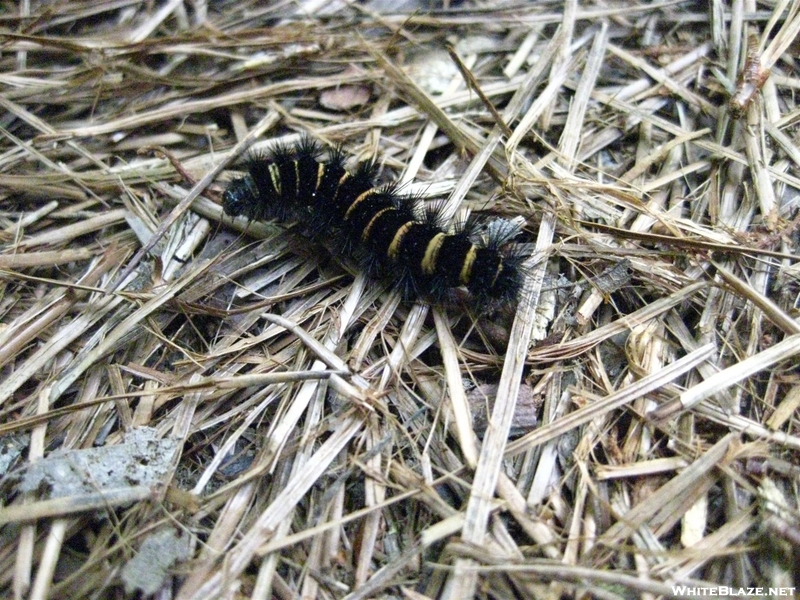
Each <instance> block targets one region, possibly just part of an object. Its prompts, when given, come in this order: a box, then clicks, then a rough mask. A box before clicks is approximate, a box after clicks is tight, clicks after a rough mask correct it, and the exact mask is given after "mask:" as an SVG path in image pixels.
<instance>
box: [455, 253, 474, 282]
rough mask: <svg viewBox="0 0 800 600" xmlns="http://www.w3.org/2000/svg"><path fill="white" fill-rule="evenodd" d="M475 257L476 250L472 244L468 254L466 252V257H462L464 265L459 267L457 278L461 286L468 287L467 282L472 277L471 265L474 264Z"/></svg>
mask: <svg viewBox="0 0 800 600" xmlns="http://www.w3.org/2000/svg"><path fill="white" fill-rule="evenodd" d="M477 257H478V250H477V249H476V248H475V245H474V244H473V245H472V246H470V247H469V252H467V255H466V256H465V257H464V264H463V265H461V273H460V274H459V276H458V280H459V281H460V282H461V285H469V280H470V278H471V277H472V265H473V264H475V259H476V258H477Z"/></svg>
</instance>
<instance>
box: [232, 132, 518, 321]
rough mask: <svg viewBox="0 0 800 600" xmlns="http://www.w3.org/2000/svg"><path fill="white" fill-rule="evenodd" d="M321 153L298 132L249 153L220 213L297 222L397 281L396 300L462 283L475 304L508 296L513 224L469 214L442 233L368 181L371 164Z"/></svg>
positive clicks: (434, 222) (513, 274) (514, 291)
mask: <svg viewBox="0 0 800 600" xmlns="http://www.w3.org/2000/svg"><path fill="white" fill-rule="evenodd" d="M328 154H329V155H328V157H327V158H326V159H324V160H321V158H320V157H321V156H322V155H323V150H322V148H321V147H320V146H319V145H318V144H316V143H315V142H314V141H312V140H310V139H307V138H305V139H302V140H301V141H300V142H299V143H297V144H296V145H295V146H294V147H291V148H290V147H286V146H282V145H279V146H276V147H275V148H273V149H272V150H271V151H269V152H267V153H261V154H252V155H251V156H250V157H249V158H248V159H247V162H246V168H247V172H248V174H247V175H245V176H244V177H241V178H239V179H235V180H233V181H232V182H231V183H230V184H229V185H228V187H227V189H226V190H225V193H224V194H223V196H222V207H223V210H224V211H225V213H226V214H228V215H230V216H244V217H246V218H248V219H250V220H276V221H279V222H290V221H295V222H298V223H300V224H301V225H303V226H305V228H306V229H307V230H308V232H309V235H310V236H311V237H312V238H315V239H318V240H325V241H328V242H329V241H330V240H331V239H333V240H335V241H337V242H338V243H337V244H336V246H337V247H339V248H341V249H342V253H343V255H344V256H345V257H347V258H350V259H355V260H356V261H357V262H359V263H360V264H361V266H362V267H363V268H365V269H366V270H367V273H368V274H369V275H370V276H373V277H380V278H384V277H388V278H391V279H393V280H395V281H398V282H399V283H400V286H401V289H402V290H403V292H404V295H405V296H406V297H418V298H421V299H423V300H426V301H429V302H433V303H436V304H440V303H446V302H449V301H451V300H453V299H454V297H455V296H454V292H455V290H456V289H457V288H461V287H466V288H467V290H469V293H470V296H471V298H472V301H473V302H474V303H475V304H477V305H478V306H486V305H487V304H493V303H499V304H507V303H514V302H516V300H517V297H518V295H519V291H520V288H521V287H522V279H523V275H522V271H521V266H522V263H523V261H524V259H525V257H524V256H523V255H522V254H521V253H520V252H519V251H517V250H515V248H514V247H513V246H512V247H510V248H509V242H510V241H511V240H512V239H513V238H514V237H515V236H516V235H517V233H519V225H518V224H516V223H514V222H511V221H506V220H501V219H496V220H492V221H488V222H486V221H484V222H482V221H479V220H477V219H473V218H469V219H467V220H465V221H463V222H461V223H458V224H457V225H456V227H455V230H454V231H453V232H452V233H450V232H448V230H447V227H446V223H445V222H444V219H443V217H442V215H441V210H440V209H439V208H437V207H435V206H433V207H431V206H429V207H427V208H422V207H421V205H422V203H421V201H420V199H419V198H418V197H416V196H413V195H408V194H402V193H400V192H399V191H398V188H397V186H394V185H386V186H376V185H375V184H374V182H373V179H374V176H375V172H376V167H375V164H374V163H362V165H361V166H360V167H358V169H357V170H355V171H352V172H350V171H347V170H346V169H345V168H344V162H345V156H344V154H343V152H342V150H341V149H338V148H337V149H333V150H332V151H330V152H329V153H328ZM328 245H330V244H328Z"/></svg>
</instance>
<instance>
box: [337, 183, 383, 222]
mask: <svg viewBox="0 0 800 600" xmlns="http://www.w3.org/2000/svg"><path fill="white" fill-rule="evenodd" d="M376 193H378V188H370V189H368V190H367V191H366V192H363V193H361V194H359V195H358V196H357V197H356V199H355V200H353V203H352V204H351V205H350V206H349V207H348V209H347V212H346V213H344V220H345V221H347V220H348V219H349V218H350V215H351V214H353V211H354V210H355V209H356V206H358V203H359V202H361V201H362V200H364V199H365V198H369V197H370V196H372V195H374V194H376Z"/></svg>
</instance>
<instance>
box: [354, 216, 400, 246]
mask: <svg viewBox="0 0 800 600" xmlns="http://www.w3.org/2000/svg"><path fill="white" fill-rule="evenodd" d="M389 211H395V212H397V209H394V208H384V209H383V210H379V211H378V212H376V213H375V216H374V217H372V218H371V219H370V220H369V223H367V226H366V227H364V233H362V234H361V241H362V242H365V243H366V242H367V241H368V240H369V232H370V230H371V229H372V226H373V225H374V224H375V221H377V220H378V219H380V217H381V215H382V214H384V213H387V212H389Z"/></svg>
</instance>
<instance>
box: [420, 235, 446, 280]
mask: <svg viewBox="0 0 800 600" xmlns="http://www.w3.org/2000/svg"><path fill="white" fill-rule="evenodd" d="M446 237H447V234H446V233H437V234H436V235H435V236H433V239H432V240H431V241H430V242H428V246H427V248H425V256H423V257H422V265H420V267H421V268H422V272H423V273H425V275H433V272H434V271H435V270H436V260H437V259H438V258H439V250H440V249H441V247H442V244H443V243H444V240H445V238H446Z"/></svg>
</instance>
